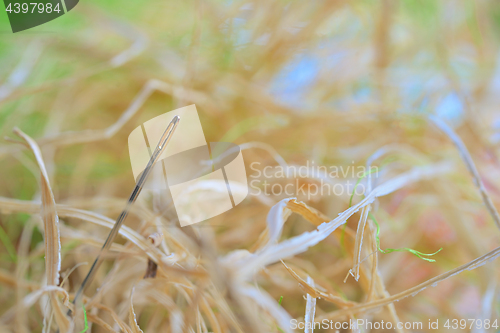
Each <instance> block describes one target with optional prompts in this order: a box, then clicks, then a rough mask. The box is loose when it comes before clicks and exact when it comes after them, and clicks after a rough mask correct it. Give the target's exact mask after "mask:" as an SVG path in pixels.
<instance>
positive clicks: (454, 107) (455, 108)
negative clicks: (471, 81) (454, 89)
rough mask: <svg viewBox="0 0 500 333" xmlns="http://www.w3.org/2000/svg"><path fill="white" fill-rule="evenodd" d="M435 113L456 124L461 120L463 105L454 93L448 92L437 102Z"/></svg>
mask: <svg viewBox="0 0 500 333" xmlns="http://www.w3.org/2000/svg"><path fill="white" fill-rule="evenodd" d="M436 115H437V116H438V117H439V118H441V119H443V120H444V121H447V122H448V123H450V124H452V125H455V126H456V125H458V124H460V123H461V122H462V120H463V117H464V105H463V103H462V101H461V100H460V98H459V97H458V95H457V94H456V93H449V94H448V95H446V96H445V97H444V98H443V99H442V100H441V101H439V103H438V104H437V106H436Z"/></svg>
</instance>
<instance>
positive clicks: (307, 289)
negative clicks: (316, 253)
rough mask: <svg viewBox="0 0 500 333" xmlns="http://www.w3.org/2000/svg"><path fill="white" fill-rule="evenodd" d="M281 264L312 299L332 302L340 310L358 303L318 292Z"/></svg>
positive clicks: (312, 285)
mask: <svg viewBox="0 0 500 333" xmlns="http://www.w3.org/2000/svg"><path fill="white" fill-rule="evenodd" d="M281 263H282V264H283V266H285V268H286V270H287V271H288V272H289V273H290V275H291V276H292V277H293V278H294V279H295V280H297V282H298V283H299V286H300V287H301V288H302V289H303V290H304V291H305V292H306V293H307V294H308V295H311V296H312V297H314V298H323V299H324V300H326V301H328V302H332V303H334V304H336V305H338V306H339V307H341V308H349V307H353V306H355V305H357V304H358V303H356V302H351V301H348V300H344V299H343V298H342V297H340V296H337V295H332V294H328V293H325V292H323V291H321V290H318V289H317V288H316V287H315V286H314V284H311V283H309V282H308V281H307V282H306V281H304V280H303V279H302V278H301V277H300V276H299V275H298V274H297V273H296V272H295V271H294V270H293V269H291V268H290V267H288V265H286V264H285V263H284V262H283V260H282V261H281Z"/></svg>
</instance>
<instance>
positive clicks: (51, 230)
mask: <svg viewBox="0 0 500 333" xmlns="http://www.w3.org/2000/svg"><path fill="white" fill-rule="evenodd" d="M14 133H15V134H17V135H18V136H19V137H21V138H22V139H23V140H24V141H25V142H26V145H27V146H28V148H30V149H31V151H32V152H33V154H34V155H35V159H36V162H37V164H38V167H39V169H40V173H41V177H40V191H41V192H42V205H41V210H40V214H41V217H42V221H43V229H44V240H45V270H46V278H47V284H48V285H49V286H57V285H58V284H59V270H60V269H61V240H60V236H59V217H58V216H57V212H56V202H55V200H54V195H53V194H52V189H51V187H50V182H49V177H48V175H47V170H46V169H45V164H44V162H43V158H42V153H41V151H40V148H39V147H38V145H37V143H36V142H35V141H34V140H33V139H32V138H30V137H29V136H28V135H26V134H24V133H23V132H22V131H21V130H20V129H18V128H15V129H14ZM50 300H51V305H52V308H53V311H54V312H55V317H56V322H57V324H58V326H59V329H60V330H61V331H62V332H68V331H69V330H70V329H71V327H72V322H70V320H69V319H68V317H66V315H65V311H64V310H63V309H62V307H61V304H60V303H59V300H58V299H57V298H55V297H52V296H51V297H50ZM48 329H50V328H48Z"/></svg>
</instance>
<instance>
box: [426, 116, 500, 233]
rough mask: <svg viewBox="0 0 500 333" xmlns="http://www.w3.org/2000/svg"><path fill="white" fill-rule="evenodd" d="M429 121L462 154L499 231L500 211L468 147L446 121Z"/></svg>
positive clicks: (435, 119) (431, 118) (437, 119)
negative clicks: (485, 185)
mask: <svg viewBox="0 0 500 333" xmlns="http://www.w3.org/2000/svg"><path fill="white" fill-rule="evenodd" d="M429 119H430V120H431V121H432V122H433V123H434V124H435V125H436V126H437V127H438V128H439V129H440V130H441V131H443V132H444V133H445V134H446V135H447V136H448V137H449V138H450V139H451V141H452V142H453V143H454V144H455V146H456V147H457V149H458V152H459V153H460V156H461V157H462V160H463V161H464V162H465V165H466V166H467V169H468V170H469V172H470V173H471V175H472V178H473V179H474V184H476V186H477V187H478V188H479V193H480V194H481V198H482V199H483V201H484V204H485V206H486V208H487V209H488V212H489V213H490V215H491V217H492V218H493V221H494V222H495V224H496V225H497V227H498V229H500V215H499V214H498V211H497V209H496V208H495V205H494V204H493V202H492V201H491V198H490V196H489V195H488V192H487V191H486V188H485V187H484V184H483V181H482V180H481V175H480V174H479V171H477V167H476V165H475V164H474V161H473V160H472V157H471V156H470V153H469V151H468V150H467V147H466V146H465V144H464V143H463V141H462V140H461V139H460V137H459V136H458V135H457V134H456V133H455V132H454V131H453V130H452V129H451V128H450V126H448V125H447V124H446V123H445V122H444V121H442V120H441V119H439V118H437V117H434V116H430V117H429Z"/></svg>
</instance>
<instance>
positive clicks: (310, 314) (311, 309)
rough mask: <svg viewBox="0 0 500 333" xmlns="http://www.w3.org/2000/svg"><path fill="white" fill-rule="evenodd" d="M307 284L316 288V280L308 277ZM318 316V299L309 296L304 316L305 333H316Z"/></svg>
mask: <svg viewBox="0 0 500 333" xmlns="http://www.w3.org/2000/svg"><path fill="white" fill-rule="evenodd" d="M307 283H308V284H309V285H310V286H311V287H313V288H314V280H313V279H311V277H310V276H309V275H308V276H307ZM315 314H316V297H313V296H311V294H309V293H308V294H307V302H306V314H305V316H304V319H305V325H306V328H305V330H304V332H305V333H313V332H314V315H315Z"/></svg>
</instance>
